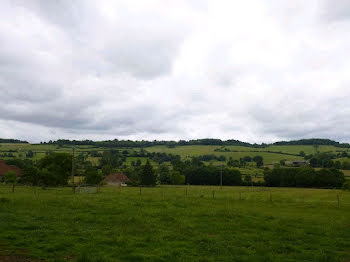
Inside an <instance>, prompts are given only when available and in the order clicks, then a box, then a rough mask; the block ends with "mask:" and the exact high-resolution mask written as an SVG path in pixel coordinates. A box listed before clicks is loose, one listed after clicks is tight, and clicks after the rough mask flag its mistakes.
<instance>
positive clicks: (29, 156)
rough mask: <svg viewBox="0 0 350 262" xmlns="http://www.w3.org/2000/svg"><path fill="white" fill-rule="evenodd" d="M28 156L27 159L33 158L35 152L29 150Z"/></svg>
mask: <svg viewBox="0 0 350 262" xmlns="http://www.w3.org/2000/svg"><path fill="white" fill-rule="evenodd" d="M26 156H27V158H32V157H33V156H34V152H33V151H32V150H28V152H27V154H26Z"/></svg>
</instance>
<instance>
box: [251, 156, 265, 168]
mask: <svg viewBox="0 0 350 262" xmlns="http://www.w3.org/2000/svg"><path fill="white" fill-rule="evenodd" d="M253 161H254V162H255V163H256V166H257V167H262V166H263V165H264V160H263V157H262V156H255V157H253Z"/></svg>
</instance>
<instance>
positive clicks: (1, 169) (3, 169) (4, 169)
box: [0, 160, 22, 178]
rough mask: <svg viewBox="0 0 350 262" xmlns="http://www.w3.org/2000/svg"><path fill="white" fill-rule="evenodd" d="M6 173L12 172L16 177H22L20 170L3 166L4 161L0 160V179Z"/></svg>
mask: <svg viewBox="0 0 350 262" xmlns="http://www.w3.org/2000/svg"><path fill="white" fill-rule="evenodd" d="M7 171H14V172H15V173H16V174H17V176H21V175H22V169H20V168H19V167H16V166H11V165H7V164H5V162H4V161H2V160H0V178H1V177H2V176H3V175H4V174H5V173H6V172H7Z"/></svg>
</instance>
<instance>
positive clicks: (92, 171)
mask: <svg viewBox="0 0 350 262" xmlns="http://www.w3.org/2000/svg"><path fill="white" fill-rule="evenodd" d="M102 180H103V176H102V174H100V173H99V172H98V169H97V168H93V167H91V168H88V169H86V170H85V183H86V184H88V185H99V184H100V183H101V182H102Z"/></svg>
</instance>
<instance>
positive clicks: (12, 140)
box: [0, 138, 28, 144]
mask: <svg viewBox="0 0 350 262" xmlns="http://www.w3.org/2000/svg"><path fill="white" fill-rule="evenodd" d="M0 143H25V144H28V142H27V141H21V140H18V139H5V138H0Z"/></svg>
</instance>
